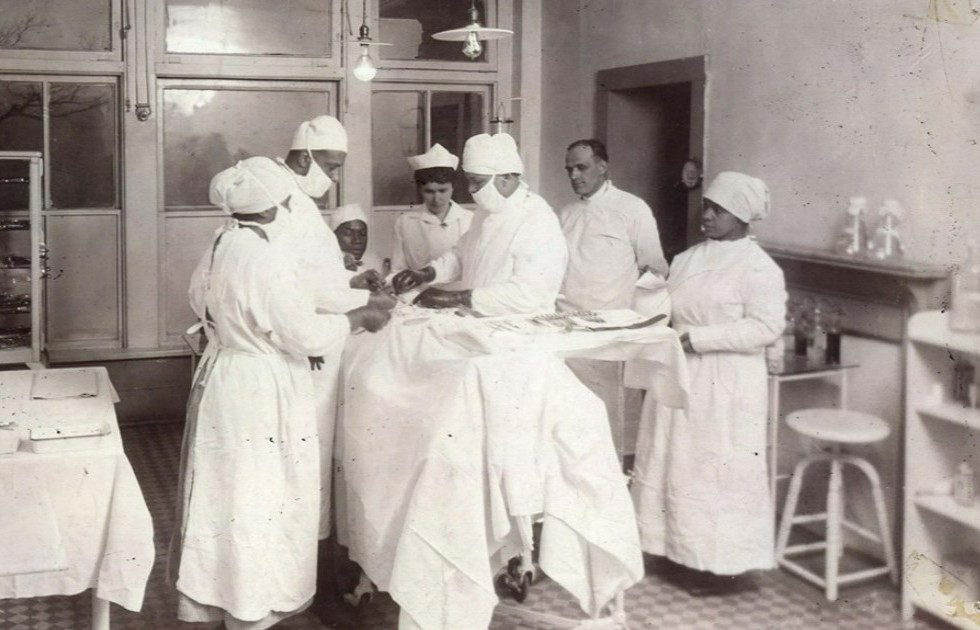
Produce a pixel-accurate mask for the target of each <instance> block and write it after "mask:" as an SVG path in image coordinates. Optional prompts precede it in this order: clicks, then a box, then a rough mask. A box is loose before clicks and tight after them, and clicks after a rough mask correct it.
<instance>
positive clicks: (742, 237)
mask: <svg viewBox="0 0 980 630" xmlns="http://www.w3.org/2000/svg"><path fill="white" fill-rule="evenodd" d="M703 203H704V210H703V213H702V226H703V229H704V233H705V235H706V236H707V237H708V239H707V240H706V241H704V242H702V243H699V244H698V245H695V246H694V247H691V248H690V249H688V250H687V251H685V252H683V253H681V254H679V255H678V256H677V257H676V258H675V259H674V261H673V263H672V264H671V266H670V273H669V276H668V285H669V287H670V292H671V304H672V311H671V319H672V325H673V326H674V328H676V329H677V331H678V333H680V334H681V343H682V344H683V346H684V349H685V351H686V353H687V358H688V371H689V373H690V394H689V396H688V400H689V401H690V402H689V407H688V409H687V411H686V413H685V412H684V411H672V410H670V409H668V408H666V407H663V406H659V407H657V408H656V410H655V414H654V413H653V412H654V410H653V409H645V410H644V411H645V413H644V415H643V418H644V421H643V422H642V423H641V426H640V431H639V436H638V443H637V448H636V458H637V459H636V468H635V483H634V484H633V486H632V494H633V499H634V502H635V504H636V508H637V516H638V519H639V526H640V539H641V543H642V546H643V550H644V551H645V552H647V553H651V554H655V555H657V556H666V557H667V558H669V559H670V560H672V561H674V562H676V563H680V564H681V565H684V566H686V567H689V568H691V569H695V570H697V571H699V572H701V573H693V572H692V576H693V577H691V578H690V579H689V580H688V581H689V583H690V584H691V585H692V588H689V590H691V592H692V593H695V594H710V593H712V592H715V591H717V590H720V589H724V588H725V585H732V586H734V585H736V584H737V582H736V581H734V580H732V579H727V580H725V579H721V578H719V577H717V576H733V575H736V574H741V573H744V572H746V571H750V570H753V569H769V568H771V567H773V566H774V557H773V533H774V532H773V520H772V512H771V510H770V501H771V500H772V497H770V496H769V482H768V475H767V471H766V457H765V452H766V417H767V412H766V401H767V389H766V388H767V373H766V362H765V357H764V351H765V347H766V346H767V345H769V344H771V343H773V342H774V341H775V340H776V339H777V338H778V337H779V336H780V335H781V334H782V330H783V326H784V322H785V319H784V317H785V309H786V290H785V283H784V280H783V273H782V271H781V270H780V268H779V267H778V266H777V265H776V263H774V262H773V260H772V259H771V258H770V257H769V255H768V254H766V253H765V252H764V251H763V250H762V248H761V247H759V245H758V244H756V242H755V240H754V239H752V238H750V237H748V235H747V233H748V224H749V222H751V221H757V220H760V219H762V218H764V217H765V216H766V215H767V214H768V212H769V190H768V188H767V187H766V185H765V183H764V182H762V180H759V179H756V178H754V177H750V176H748V175H743V174H741V173H735V172H730V171H729V172H723V173H720V174H719V175H718V176H717V177H716V178H715V179H714V181H712V183H711V185H710V186H708V188H707V190H706V191H705V193H704V201H703ZM647 403H648V404H650V405H651V406H652V405H655V404H656V403H655V401H652V400H651V399H650V397H648V398H647ZM645 404H646V403H645ZM654 415H655V421H654V422H650V418H651V417H652V416H654Z"/></svg>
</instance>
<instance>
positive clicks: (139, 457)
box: [0, 422, 944, 630]
mask: <svg viewBox="0 0 980 630" xmlns="http://www.w3.org/2000/svg"><path fill="white" fill-rule="evenodd" d="M123 439H124V442H125V445H126V452H127V454H128V456H129V458H130V461H131V462H132V464H133V467H134V469H135V470H136V475H137V477H138V478H139V480H140V485H141V487H142V489H143V493H144V495H145V497H146V502H147V504H148V505H149V508H150V512H151V513H152V515H153V521H154V527H155V530H156V547H157V558H158V562H157V564H156V566H154V568H153V572H152V574H151V576H150V581H149V584H148V585H147V593H146V600H145V603H144V605H143V610H142V611H141V612H140V613H138V614H137V613H131V612H129V611H126V610H123V609H121V608H119V607H117V606H113V607H112V627H113V628H114V629H117V630H155V629H163V630H168V629H174V630H177V629H181V628H184V629H190V628H197V627H200V626H197V625H195V624H185V623H181V622H179V621H177V620H176V617H175V610H176V603H175V602H176V596H175V594H174V592H173V591H172V590H171V589H170V588H168V587H167V585H166V584H165V583H164V579H163V571H164V566H163V562H162V559H163V558H164V553H165V551H166V545H167V542H168V540H169V537H170V533H171V531H172V530H173V526H174V523H173V505H174V493H175V490H176V481H177V460H178V455H179V449H180V439H181V425H180V424H179V423H176V422H174V423H159V424H150V425H142V426H137V427H131V428H124V429H123ZM756 582H757V583H758V585H759V588H758V590H755V591H751V592H745V593H740V594H736V595H729V596H724V597H709V598H693V597H691V596H689V595H688V594H687V593H686V592H685V591H683V590H682V589H680V588H678V587H677V586H675V585H674V584H672V583H671V582H670V581H669V580H666V579H664V578H662V577H659V576H655V575H650V576H647V577H646V578H645V579H644V580H643V582H641V583H640V584H638V585H636V586H634V587H633V588H631V589H630V590H629V591H628V592H627V595H626V608H627V611H628V614H629V621H630V626H629V627H630V628H631V629H633V630H636V629H639V628H671V629H673V628H679V629H685V630H686V629H690V630H696V629H704V630H709V629H714V628H739V629H745V630H749V629H752V630H757V629H771V630H776V629H779V630H788V629H793V628H801V629H802V628H807V629H817V628H828V629H829V628H848V629H850V628H855V629H868V630H872V629H873V630H881V629H887V628H900V627H902V623H901V621H900V619H899V614H898V596H897V594H896V592H895V591H894V590H893V589H892V587H891V586H890V585H889V584H888V583H887V581H877V582H873V583H871V584H867V585H862V586H853V587H849V588H847V589H844V590H843V591H842V595H841V598H840V599H839V600H838V601H837V602H835V603H829V602H827V601H825V600H824V599H823V597H822V595H821V593H820V592H819V591H818V590H817V589H816V588H813V587H811V586H809V585H807V584H804V583H802V582H800V581H799V580H797V579H795V578H793V577H791V576H788V575H786V574H784V573H783V572H780V571H772V572H768V573H764V574H760V575H758V576H757V579H756ZM515 605H516V604H515ZM521 606H524V607H527V608H530V609H532V610H535V611H540V612H543V613H549V614H554V615H561V616H567V617H575V618H578V617H582V613H581V611H580V610H579V608H578V606H577V605H576V604H575V602H574V601H573V600H572V599H571V597H570V596H569V595H568V594H567V593H565V592H564V591H563V590H562V589H561V588H560V587H558V586H557V585H556V584H555V583H554V582H552V581H550V580H548V579H547V578H545V579H543V580H541V581H540V582H538V583H536V584H535V585H534V586H533V587H532V590H531V594H530V595H529V597H528V599H527V601H525V602H524V604H522V605H521ZM89 615H90V603H89V595H88V593H85V594H82V595H77V596H73V597H47V598H37V599H22V600H3V601H0V629H3V630H55V629H65V630H76V629H79V630H80V629H82V628H87V627H88V620H89ZM397 618H398V609H397V606H396V605H395V604H394V602H392V600H391V599H390V598H389V597H387V596H386V595H384V594H381V595H378V596H377V597H375V598H374V600H372V602H371V603H369V604H367V605H365V606H363V607H362V608H361V609H358V610H356V611H355V612H353V613H351V615H350V619H351V620H352V622H353V623H352V625H351V626H348V627H353V628H361V629H371V630H374V629H377V630H386V629H391V630H394V629H395V628H396V627H397ZM277 627H278V628H284V629H286V630H312V629H323V628H328V627H329V626H326V625H324V624H323V623H322V622H321V621H320V620H319V619H318V617H317V616H316V615H314V614H313V613H312V612H309V611H308V612H306V613H304V614H302V615H300V616H297V617H295V618H292V619H290V620H288V621H287V622H284V623H283V624H280V625H279V626H277ZM549 627H553V626H551V625H549V624H547V623H545V622H543V621H527V620H525V619H523V618H521V617H519V616H516V615H514V614H512V613H511V612H509V611H508V610H507V609H505V608H503V607H500V608H498V609H497V612H496V614H495V615H494V618H493V622H492V624H491V626H490V628H491V629H492V630H530V629H541V630H544V629H547V628H549ZM905 627H906V628H916V629H932V628H941V627H944V626H942V625H940V624H939V623H938V622H937V621H934V620H931V619H924V618H917V619H916V620H915V622H914V624H910V625H908V626H905ZM454 630H455V629H454ZM460 630H465V629H460Z"/></svg>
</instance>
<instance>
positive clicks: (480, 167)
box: [463, 133, 524, 175]
mask: <svg viewBox="0 0 980 630" xmlns="http://www.w3.org/2000/svg"><path fill="white" fill-rule="evenodd" d="M463 170H464V171H466V172H467V173H473V174H474V175H506V174H507V173H517V174H521V173H523V172H524V162H522V161H521V154H520V153H518V151H517V143H516V142H515V141H514V138H512V137H511V136H510V135H509V134H506V133H498V134H494V135H492V136H491V135H490V134H488V133H481V134H479V135H476V136H473V137H472V138H470V139H469V140H467V141H466V145H465V146H464V147H463Z"/></svg>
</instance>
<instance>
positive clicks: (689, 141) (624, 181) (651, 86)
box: [596, 57, 705, 261]
mask: <svg viewBox="0 0 980 630" xmlns="http://www.w3.org/2000/svg"><path fill="white" fill-rule="evenodd" d="M704 67H705V63H704V57H690V58H686V59H675V60H670V61H661V62H656V63H647V64H640V65H636V66H625V67H620V68H611V69H608V70H601V71H599V72H598V73H597V75H596V80H597V82H598V89H597V97H596V99H597V101H596V137H598V138H599V139H601V140H603V141H604V142H605V143H606V146H607V148H608V150H609V156H610V173H611V178H612V179H613V181H615V182H616V185H617V186H618V187H620V188H622V189H623V190H627V191H629V192H631V193H633V194H635V195H637V196H639V197H640V198H642V199H643V200H644V201H646V202H647V204H649V206H650V208H651V209H652V210H653V215H654V217H655V218H656V220H657V228H658V230H659V231H660V240H661V243H662V244H663V248H664V254H665V256H666V257H667V260H668V261H670V260H671V259H673V257H674V256H675V255H676V254H678V253H680V252H682V251H684V250H685V249H687V248H688V247H690V246H691V245H693V244H694V243H695V242H697V241H698V240H700V231H699V225H700V213H701V188H700V186H698V187H697V188H694V189H693V190H692V189H689V188H687V187H685V186H684V185H683V184H682V182H681V170H682V168H683V166H684V163H685V162H686V161H687V160H688V159H690V158H696V159H697V160H699V161H701V160H702V156H703V155H704V94H705V72H704Z"/></svg>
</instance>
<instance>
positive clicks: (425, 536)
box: [338, 307, 687, 630]
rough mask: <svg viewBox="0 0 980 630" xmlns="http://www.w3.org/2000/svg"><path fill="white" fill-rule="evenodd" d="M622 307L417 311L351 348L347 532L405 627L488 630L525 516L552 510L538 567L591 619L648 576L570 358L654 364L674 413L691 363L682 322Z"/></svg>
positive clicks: (622, 484) (606, 442) (628, 506)
mask: <svg viewBox="0 0 980 630" xmlns="http://www.w3.org/2000/svg"><path fill="white" fill-rule="evenodd" d="M617 314H618V315H622V313H619V312H612V313H607V312H605V311H599V312H597V314H596V315H597V317H596V319H595V320H593V321H591V322H590V321H584V322H583V321H578V322H577V323H576V325H575V326H571V325H566V323H567V320H562V319H561V317H562V316H560V315H555V316H543V317H544V318H545V319H543V320H538V321H536V322H532V321H531V319H532V318H530V317H517V316H513V317H497V318H482V319H481V318H472V317H460V316H458V315H456V314H449V313H444V312H443V313H433V312H432V311H423V310H422V309H416V308H414V307H407V308H403V309H398V310H396V312H395V316H394V317H393V318H392V321H391V324H390V325H389V326H388V327H387V328H386V329H384V330H382V331H381V332H380V333H378V334H376V335H371V336H368V337H366V338H365V339H363V340H360V341H359V343H358V344H355V345H354V347H353V349H351V348H349V350H352V351H351V352H350V353H349V356H347V357H346V358H345V363H346V365H345V372H346V374H345V387H344V413H343V419H342V427H341V428H340V435H339V440H341V441H342V444H343V449H342V452H341V453H338V455H339V459H340V462H341V465H342V468H343V479H344V480H345V481H344V486H345V487H344V488H338V492H342V493H344V496H345V503H346V514H345V515H340V514H338V518H339V519H341V520H340V522H338V529H344V530H346V531H345V532H343V535H342V538H346V540H347V541H348V544H349V551H350V556H351V559H353V560H354V561H356V562H358V563H359V564H360V565H361V567H362V568H363V569H364V571H365V573H366V574H367V575H368V577H369V578H371V580H372V581H373V582H374V583H375V584H376V585H377V586H378V588H380V589H381V590H383V591H387V592H388V593H390V594H391V596H392V598H393V599H394V600H395V601H396V602H397V603H398V604H399V606H400V607H401V610H402V618H401V625H402V626H403V627H421V628H423V629H424V630H436V629H444V630H450V629H452V630H455V629H457V628H481V627H486V626H487V625H488V624H489V622H490V619H491V617H492V614H493V608H494V606H495V605H496V604H497V596H496V594H495V591H494V585H493V578H494V574H495V572H496V571H497V570H498V569H499V568H501V567H503V566H504V564H505V563H506V562H507V560H508V558H510V557H511V556H513V555H515V554H516V553H518V552H520V550H521V540H520V538H519V536H518V533H517V532H516V531H515V527H514V526H513V522H512V517H513V516H515V515H528V514H533V515H536V516H537V517H539V518H540V520H541V522H542V533H541V543H540V548H539V561H540V566H541V569H542V570H543V571H544V572H545V573H546V574H547V575H548V576H549V577H551V578H552V579H554V580H555V581H556V582H557V583H559V584H560V585H562V586H563V587H564V588H565V589H567V590H568V591H569V592H570V593H572V594H573V595H574V596H575V597H576V599H577V600H578V602H579V604H580V606H581V608H582V610H583V611H585V612H586V613H587V614H588V615H589V616H590V617H592V619H597V618H598V617H599V616H600V615H601V614H602V613H603V612H604V611H605V609H606V607H607V606H609V605H611V604H612V603H613V602H614V601H616V602H620V603H621V601H622V593H623V591H625V589H627V588H628V587H630V586H631V585H633V584H635V583H636V582H637V581H639V580H640V579H642V577H643V574H644V569H643V562H642V553H641V550H640V546H639V536H638V533H637V528H636V517H635V513H634V510H633V504H632V501H631V499H630V496H629V492H628V490H627V485H626V479H625V478H624V476H623V474H622V471H621V468H620V463H619V461H618V458H617V456H616V452H615V449H614V448H613V443H612V437H611V434H610V430H609V424H608V418H607V416H606V412H605V407H604V405H603V404H602V401H600V400H599V399H598V398H597V397H596V396H595V395H594V394H593V393H592V392H590V391H589V390H588V389H587V388H586V387H585V386H584V385H582V384H581V382H579V380H578V379H577V378H575V376H574V375H573V374H572V373H571V372H570V371H569V369H568V368H567V366H566V365H565V364H564V361H563V359H564V358H565V357H569V356H575V357H588V358H596V359H606V360H627V359H634V358H643V359H646V360H647V361H646V365H647V368H648V372H647V375H648V383H649V388H648V389H649V391H650V392H651V395H655V396H658V397H659V398H660V399H661V400H662V401H663V402H664V403H665V404H668V405H673V406H677V407H683V406H684V405H685V404H686V395H687V372H686V366H685V362H684V355H683V351H682V349H681V347H680V343H679V342H678V339H677V335H676V333H675V332H674V331H673V330H671V329H669V328H667V327H666V326H663V325H648V326H643V327H637V328H631V327H629V324H625V325H624V326H623V327H620V326H615V325H610V322H615V320H616V317H617ZM626 314H627V315H632V318H631V319H630V321H632V322H634V323H635V322H636V321H637V318H639V319H642V318H640V317H639V316H638V315H637V314H636V313H633V312H626ZM610 315H611V316H610ZM550 317H554V318H555V319H554V320H550V319H548V318H550ZM623 321H624V322H625V321H626V320H625V319H624V320H623ZM563 322H564V323H563ZM593 323H594V324H595V325H594V326H592V325H590V324H593ZM556 325H557V327H556ZM619 614H620V616H622V614H623V613H622V611H620V613H619ZM586 623H589V622H586Z"/></svg>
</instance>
